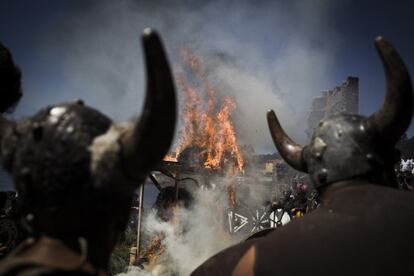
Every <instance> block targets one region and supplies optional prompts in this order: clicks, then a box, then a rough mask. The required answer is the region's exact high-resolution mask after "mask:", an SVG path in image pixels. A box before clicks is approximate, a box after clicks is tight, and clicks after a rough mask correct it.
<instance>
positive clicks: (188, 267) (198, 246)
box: [121, 189, 239, 275]
mask: <svg viewBox="0 0 414 276" xmlns="http://www.w3.org/2000/svg"><path fill="white" fill-rule="evenodd" d="M226 196H227V194H226V193H225V192H223V190H221V189H209V190H204V189H197V190H195V191H194V192H193V197H194V204H193V207H192V208H191V209H185V208H183V207H181V208H177V209H176V210H175V219H174V223H171V222H164V221H161V220H160V219H159V218H158V217H157V216H156V214H155V213H151V214H150V215H148V216H147V217H146V218H145V219H144V221H143V225H144V231H143V232H144V233H145V236H147V238H149V239H151V237H155V236H156V235H158V234H159V233H163V234H164V235H165V239H164V240H163V242H162V244H163V245H164V246H165V247H166V251H165V252H164V254H163V255H162V257H160V259H159V261H158V265H157V266H156V267H154V268H151V270H140V269H138V270H137V269H133V270H132V271H130V272H129V273H127V274H121V275H143V274H141V273H149V274H148V275H171V273H172V272H174V273H176V275H189V274H190V273H191V272H192V271H193V270H194V269H195V268H197V267H198V266H199V265H200V264H202V263H203V262H204V261H206V260H207V259H208V258H209V257H211V256H213V255H214V254H216V253H217V252H219V251H220V250H222V249H224V248H226V247H228V246H230V245H232V244H235V243H236V242H238V241H239V238H237V237H235V236H231V235H230V234H229V232H228V230H227V228H226V225H225V222H226V220H225V218H226V217H225V214H226V212H225V211H226V210H225V209H223V208H226V204H225V202H227V198H226ZM182 229H184V231H182Z"/></svg>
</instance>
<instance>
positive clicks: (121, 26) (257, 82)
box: [0, 0, 414, 152]
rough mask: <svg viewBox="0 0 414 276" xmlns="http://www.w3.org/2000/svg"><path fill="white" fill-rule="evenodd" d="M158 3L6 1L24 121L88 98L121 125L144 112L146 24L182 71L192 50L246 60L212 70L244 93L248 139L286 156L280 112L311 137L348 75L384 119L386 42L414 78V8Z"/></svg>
mask: <svg viewBox="0 0 414 276" xmlns="http://www.w3.org/2000/svg"><path fill="white" fill-rule="evenodd" d="M148 2H150V3H146V2H144V1H142V2H141V1H133V0H119V1H113V2H111V1H75V0H71V1H69V0H60V1H52V0H49V1H46V0H39V1H22V0H14V1H11V0H10V1H9V0H2V1H1V2H0V3H1V4H0V40H1V41H2V42H3V43H4V44H6V45H7V46H8V47H9V48H10V49H11V51H12V52H13V54H14V57H15V60H16V62H17V63H18V64H19V65H20V67H21V69H22V71H23V74H24V79H23V85H24V98H23V100H22V102H21V104H20V106H19V107H18V108H17V110H16V113H15V114H14V115H13V116H14V117H16V118H21V117H23V116H28V115H31V114H33V113H34V112H35V111H36V110H38V109H39V108H41V107H43V106H45V105H48V104H53V103H56V102H61V101H69V100H74V99H76V98H85V99H86V102H87V103H88V104H90V105H92V106H96V107H98V108H99V109H101V110H102V111H104V112H105V113H107V114H109V115H110V116H112V117H113V118H114V119H115V120H126V119H129V118H131V117H133V116H135V115H137V114H138V113H139V110H140V108H141V104H142V94H143V91H144V85H143V83H142V82H143V79H144V75H143V70H142V56H141V53H140V51H141V50H140V45H139V40H138V38H139V37H138V35H139V32H140V30H142V29H143V28H144V27H145V26H154V27H156V28H157V29H158V30H159V32H160V33H161V35H162V36H163V38H164V40H165V44H166V48H167V52H168V53H169V55H170V59H171V61H172V63H173V64H175V61H176V51H175V50H176V49H177V47H178V46H179V45H181V44H185V45H190V46H191V47H192V48H193V49H195V50H196V51H198V53H200V54H201V55H202V56H204V57H210V56H211V57H216V56H217V55H216V54H217V53H222V54H225V55H228V56H229V57H230V60H235V62H234V63H235V64H232V65H231V66H230V65H228V64H223V61H219V62H218V63H212V65H210V66H211V67H212V68H213V70H215V71H216V74H217V75H219V76H220V77H221V78H223V79H224V81H225V82H228V83H229V86H230V87H232V88H233V90H235V91H236V92H232V93H233V96H235V97H236V99H237V100H239V101H240V108H239V111H238V112H239V115H238V118H240V119H239V122H238V124H239V125H243V124H244V125H243V126H242V127H241V129H244V130H243V131H244V133H245V134H244V135H241V136H243V137H244V138H243V139H244V142H246V143H249V142H250V140H251V141H253V142H251V143H253V144H254V146H255V148H256V149H257V151H258V152H269V151H273V150H274V149H273V145H272V144H271V141H270V139H269V137H270V136H268V132H267V129H266V125H265V119H264V113H265V111H266V109H268V108H275V109H276V112H277V113H278V114H280V115H281V119H282V123H283V124H284V125H286V128H287V130H288V132H290V133H291V134H292V135H293V137H295V138H297V139H299V140H303V139H304V138H303V137H302V136H303V135H302V134H303V133H304V130H305V123H304V121H305V120H304V118H306V112H307V110H308V108H309V106H310V100H311V99H312V97H314V96H317V95H318V94H319V92H320V91H321V90H324V89H329V88H333V87H334V86H336V85H338V84H340V83H341V82H342V81H343V80H345V78H346V77H347V76H348V75H352V76H358V77H360V112H361V113H362V114H365V115H368V114H371V113H372V112H374V111H375V110H376V109H377V108H378V107H379V106H380V104H381V102H382V100H383V96H384V90H385V85H384V73H383V71H382V66H381V63H380V60H379V58H378V56H377V54H376V51H375V49H374V47H373V40H374V38H375V36H377V35H380V34H381V35H383V36H384V37H386V38H387V39H389V40H390V41H391V42H392V44H393V45H394V46H395V47H396V48H397V49H398V51H399V53H400V54H401V56H402V57H403V59H404V61H405V62H406V65H407V67H408V68H409V71H411V72H414V52H413V49H414V39H413V37H414V36H413V35H414V17H413V16H412V15H411V14H412V10H413V8H414V4H411V3H412V1H357V0H348V1H328V0H326V1H322V0H321V1H319V0H318V1H305V0H303V1H227V2H225V3H223V2H222V1H168V2H167V1H166V3H162V2H156V1H148ZM114 3H116V4H114ZM125 53H127V55H126V56H123V55H124V54H125ZM217 64H218V65H217ZM128 74H131V75H130V76H129V75H128ZM235 75H239V77H240V79H238V78H237V77H235ZM246 87H249V91H250V92H251V93H253V92H252V91H254V92H255V93H256V94H254V95H252V94H248V92H246V91H244V90H243V89H246ZM113 91H116V93H115V92H113ZM243 91H244V92H243ZM237 93H238V94H237ZM250 107H251V108H250ZM246 129H247V130H246ZM249 132H250V133H249ZM408 135H409V136H412V135H414V127H413V125H412V126H411V127H410V129H409V131H408Z"/></svg>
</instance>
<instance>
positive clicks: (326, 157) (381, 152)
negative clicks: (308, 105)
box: [267, 37, 413, 188]
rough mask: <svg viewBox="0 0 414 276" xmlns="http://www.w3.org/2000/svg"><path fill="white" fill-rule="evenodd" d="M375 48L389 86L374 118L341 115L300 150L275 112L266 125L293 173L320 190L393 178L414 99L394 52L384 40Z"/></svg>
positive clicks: (324, 124)
mask: <svg viewBox="0 0 414 276" xmlns="http://www.w3.org/2000/svg"><path fill="white" fill-rule="evenodd" d="M375 46H376V48H377V51H378V53H379V56H380V57H381V60H382V63H383V66H384V69H385V75H386V83H387V91H386V97H385V101H384V103H383V105H382V107H381V108H380V109H379V110H378V111H377V112H375V113H374V114H373V115H371V116H370V117H364V116H361V115H356V114H339V115H334V116H332V117H328V118H325V119H323V120H321V121H320V122H319V125H318V126H317V127H316V129H315V131H314V133H313V135H312V137H311V142H310V145H308V146H305V147H302V146H301V145H299V144H297V143H295V142H294V141H293V140H292V139H291V138H290V137H289V136H287V134H286V133H285V131H284V130H283V128H282V127H281V125H280V123H279V120H278V119H277V117H276V115H275V113H274V111H273V110H271V111H269V112H268V113H267V121H268V124H269V128H270V133H271V135H272V138H273V142H274V144H275V146H276V148H277V149H278V151H279V153H280V155H281V156H282V157H283V159H284V160H285V161H286V162H287V163H288V164H289V165H290V166H292V167H293V168H295V169H297V170H299V171H302V172H307V173H309V174H310V176H311V179H312V182H313V184H314V186H315V187H316V188H321V187H324V186H326V185H327V184H329V183H333V182H337V181H341V180H347V179H352V178H356V177H360V178H369V177H368V176H370V177H371V176H372V175H375V174H384V173H385V174H387V175H388V179H389V180H392V179H391V178H392V177H391V178H390V177H389V176H390V175H393V170H392V167H393V164H394V163H395V162H394V161H396V158H397V155H398V153H397V152H396V151H395V149H394V146H395V144H396V143H397V142H398V140H399V138H400V137H401V135H402V134H403V133H404V131H405V130H406V129H407V127H408V126H409V124H410V122H411V117H412V114H413V95H412V87H411V80H410V75H409V73H408V71H407V69H406V67H405V65H404V63H403V61H402V60H401V58H400V57H399V55H398V53H397V52H396V50H395V49H394V48H393V47H392V46H391V44H390V43H389V42H387V41H386V40H385V39H384V38H382V37H378V38H377V39H376V41H375Z"/></svg>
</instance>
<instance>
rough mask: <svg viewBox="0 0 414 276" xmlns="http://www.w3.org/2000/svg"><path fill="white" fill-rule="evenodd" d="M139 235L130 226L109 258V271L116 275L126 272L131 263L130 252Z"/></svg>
mask: <svg viewBox="0 0 414 276" xmlns="http://www.w3.org/2000/svg"><path fill="white" fill-rule="evenodd" d="M136 242H137V235H136V232H135V231H134V230H132V229H131V228H130V227H128V228H127V229H126V231H125V233H124V235H123V236H122V237H121V238H120V239H119V241H118V243H117V245H116V246H115V249H114V251H113V252H112V255H111V258H110V260H109V273H110V274H112V275H116V274H118V273H121V272H124V270H125V268H126V267H127V266H128V264H129V253H130V249H131V247H133V246H136Z"/></svg>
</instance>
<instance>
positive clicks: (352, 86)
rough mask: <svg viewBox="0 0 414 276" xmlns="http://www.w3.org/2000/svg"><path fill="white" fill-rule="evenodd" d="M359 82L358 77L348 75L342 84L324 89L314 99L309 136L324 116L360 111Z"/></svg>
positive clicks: (309, 119)
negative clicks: (330, 88)
mask: <svg viewBox="0 0 414 276" xmlns="http://www.w3.org/2000/svg"><path fill="white" fill-rule="evenodd" d="M358 83H359V79H358V78H357V77H348V78H347V79H346V80H345V81H344V82H343V83H342V84H341V85H340V86H337V87H335V88H334V89H332V90H327V91H322V93H321V95H320V96H318V97H316V98H314V99H313V101H312V106H311V110H310V112H309V117H308V129H307V131H306V133H307V135H308V136H310V135H311V134H312V133H313V129H314V128H315V127H316V125H317V124H318V123H319V121H320V120H322V119H323V118H326V117H328V116H331V115H334V114H338V113H343V112H346V113H358V112H359V108H358V106H359V88H358Z"/></svg>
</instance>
